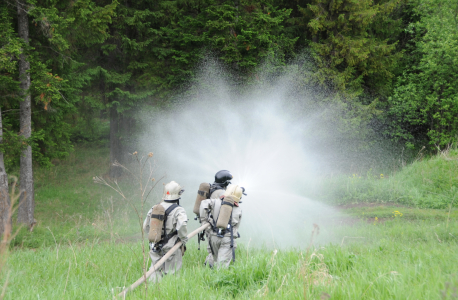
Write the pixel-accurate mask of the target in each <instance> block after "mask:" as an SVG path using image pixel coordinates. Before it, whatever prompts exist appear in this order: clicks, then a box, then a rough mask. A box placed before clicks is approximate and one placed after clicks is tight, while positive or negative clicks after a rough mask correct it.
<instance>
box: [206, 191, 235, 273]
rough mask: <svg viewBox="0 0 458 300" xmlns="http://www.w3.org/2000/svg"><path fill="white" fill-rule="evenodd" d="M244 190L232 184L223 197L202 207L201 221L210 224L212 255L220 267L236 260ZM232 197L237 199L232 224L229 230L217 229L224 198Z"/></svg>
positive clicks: (207, 201) (209, 201)
mask: <svg viewBox="0 0 458 300" xmlns="http://www.w3.org/2000/svg"><path fill="white" fill-rule="evenodd" d="M243 192H244V189H243V188H242V187H239V186H238V185H234V184H231V185H229V186H228V187H227V188H226V191H225V192H224V194H223V196H222V197H220V198H212V199H207V200H203V201H202V202H201V205H200V220H201V222H202V224H206V223H210V225H211V226H210V228H209V229H207V237H208V245H209V248H210V251H211V254H212V258H213V261H214V264H216V265H217V266H218V267H227V266H229V264H230V262H231V261H233V260H234V259H235V249H236V248H237V243H236V239H237V238H238V237H239V234H238V229H239V226H240V221H241V220H242V209H241V208H240V199H241V198H242V194H243ZM229 195H231V197H232V199H235V201H234V204H233V207H232V212H231V217H230V222H229V223H228V226H227V228H225V229H220V228H217V227H216V224H217V222H218V218H219V217H220V211H221V208H222V205H223V204H225V201H224V198H225V197H227V196H229Z"/></svg>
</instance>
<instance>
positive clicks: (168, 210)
mask: <svg viewBox="0 0 458 300" xmlns="http://www.w3.org/2000/svg"><path fill="white" fill-rule="evenodd" d="M178 206H179V205H178V204H176V203H174V204H172V205H170V207H169V208H167V210H166V211H165V218H166V219H167V216H168V215H169V214H170V213H171V212H172V210H174V209H175V208H177V207H178Z"/></svg>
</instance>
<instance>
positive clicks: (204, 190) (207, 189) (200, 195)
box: [192, 182, 224, 216]
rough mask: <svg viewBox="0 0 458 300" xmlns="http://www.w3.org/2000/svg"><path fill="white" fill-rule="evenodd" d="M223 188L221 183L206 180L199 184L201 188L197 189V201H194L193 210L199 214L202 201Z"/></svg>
mask: <svg viewBox="0 0 458 300" xmlns="http://www.w3.org/2000/svg"><path fill="white" fill-rule="evenodd" d="M223 189H224V187H223V186H221V185H219V184H215V183H214V184H210V183H206V182H203V183H201V184H200V186H199V190H198V191H197V197H196V202H195V203H194V209H193V210H192V212H193V213H194V214H196V215H197V216H199V209H200V203H201V202H202V201H203V200H206V199H210V197H211V195H212V194H213V192H214V191H217V190H223Z"/></svg>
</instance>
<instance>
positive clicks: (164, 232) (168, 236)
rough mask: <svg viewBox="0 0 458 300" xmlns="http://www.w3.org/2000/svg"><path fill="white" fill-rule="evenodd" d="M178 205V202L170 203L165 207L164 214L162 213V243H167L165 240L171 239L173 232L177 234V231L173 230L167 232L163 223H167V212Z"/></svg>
mask: <svg viewBox="0 0 458 300" xmlns="http://www.w3.org/2000/svg"><path fill="white" fill-rule="evenodd" d="M177 207H179V205H178V204H176V203H174V204H172V205H170V207H169V208H167V210H166V211H165V214H164V223H163V226H164V228H163V229H162V242H163V244H167V242H168V241H169V239H171V238H172V237H173V236H174V235H175V234H177V231H176V230H174V231H171V232H170V233H169V234H167V232H166V228H165V225H166V223H167V217H168V216H169V214H170V213H171V212H172V211H173V210H174V209H175V208H177Z"/></svg>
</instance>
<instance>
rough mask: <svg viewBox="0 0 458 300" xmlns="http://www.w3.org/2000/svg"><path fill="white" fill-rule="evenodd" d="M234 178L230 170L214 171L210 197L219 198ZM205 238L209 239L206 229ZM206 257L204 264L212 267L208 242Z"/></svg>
mask: <svg viewBox="0 0 458 300" xmlns="http://www.w3.org/2000/svg"><path fill="white" fill-rule="evenodd" d="M233 178H234V176H232V174H231V172H229V171H228V170H221V171H218V172H216V174H215V181H214V182H213V184H212V185H211V186H210V199H220V197H221V196H223V194H224V192H225V191H226V187H227V186H228V185H229V184H231V180H232V179H233ZM206 236H207V239H209V236H208V231H206ZM207 252H208V255H207V258H205V265H208V266H210V267H213V265H214V261H213V255H212V251H211V248H210V243H208V245H207Z"/></svg>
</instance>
